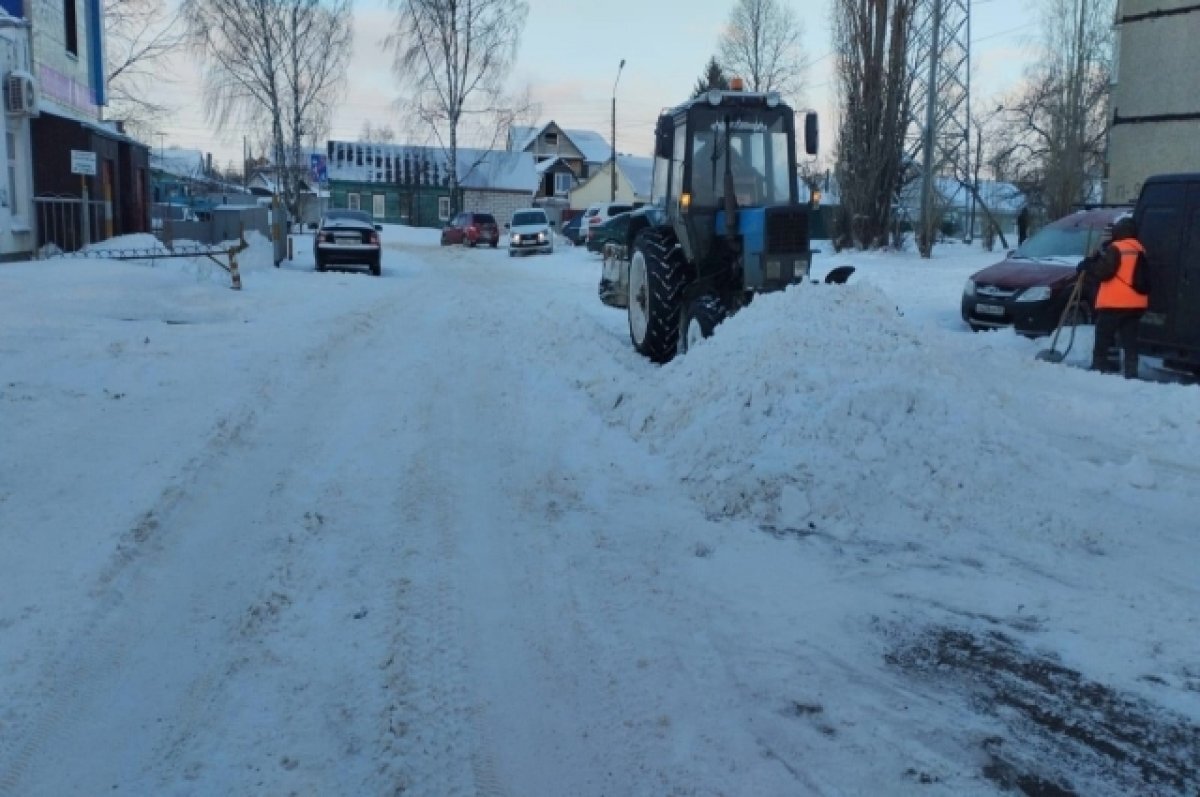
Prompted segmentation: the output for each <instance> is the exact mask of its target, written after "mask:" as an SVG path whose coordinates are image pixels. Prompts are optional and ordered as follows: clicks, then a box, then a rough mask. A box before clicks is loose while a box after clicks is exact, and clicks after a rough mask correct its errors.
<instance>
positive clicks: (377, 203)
mask: <svg viewBox="0 0 1200 797" xmlns="http://www.w3.org/2000/svg"><path fill="white" fill-rule="evenodd" d="M371 215H372V216H374V217H375V218H377V219H382V218H383V217H384V216H386V215H387V195H385V194H375V196H373V197H371Z"/></svg>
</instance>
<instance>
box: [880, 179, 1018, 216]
mask: <svg viewBox="0 0 1200 797" xmlns="http://www.w3.org/2000/svg"><path fill="white" fill-rule="evenodd" d="M933 184H934V190H936V191H937V192H938V194H939V195H940V196H941V197H942V199H943V200H944V201H945V202H946V203H947V204H948V205H949V206H950V207H952V208H955V209H958V210H965V209H966V208H967V207H968V206H969V205H970V200H971V192H970V191H968V190H967V189H966V188H964V187H963V186H962V185H961V184H960V183H959V182H958V181H957V180H953V179H951V178H948V177H938V178H936V179H935V180H934V181H933ZM900 195H901V197H902V198H903V201H904V203H905V204H906V205H908V206H909V207H914V206H919V205H920V204H921V181H920V180H919V179H917V180H913V181H912V182H910V183H909V184H908V185H906V186H905V187H904V189H903V190H902V191H901V192H900ZM979 196H980V198H981V199H983V201H984V203H985V204H986V205H987V206H988V209H989V210H991V211H992V212H993V213H1005V214H1008V213H1012V214H1015V213H1018V212H1020V210H1021V208H1022V207H1023V206H1024V205H1025V203H1026V200H1025V195H1024V194H1023V193H1021V189H1019V188H1017V187H1016V186H1015V185H1013V184H1012V183H1004V182H996V181H995V180H980V181H979Z"/></svg>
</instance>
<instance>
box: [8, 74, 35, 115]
mask: <svg viewBox="0 0 1200 797" xmlns="http://www.w3.org/2000/svg"><path fill="white" fill-rule="evenodd" d="M4 110H5V111H7V112H8V113H9V115H10V116H37V115H38V101H37V83H36V82H34V79H33V75H31V74H29V73H28V72H24V71H22V70H19V69H14V70H13V71H11V72H9V73H8V75H7V76H6V77H5V78H4Z"/></svg>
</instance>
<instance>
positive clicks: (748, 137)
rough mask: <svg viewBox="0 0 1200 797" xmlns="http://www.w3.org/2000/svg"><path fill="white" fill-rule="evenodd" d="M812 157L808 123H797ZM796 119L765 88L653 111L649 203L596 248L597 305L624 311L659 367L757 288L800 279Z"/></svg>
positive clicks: (802, 206) (805, 210)
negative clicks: (604, 246) (622, 231)
mask: <svg viewBox="0 0 1200 797" xmlns="http://www.w3.org/2000/svg"><path fill="white" fill-rule="evenodd" d="M804 128H805V129H804V144H805V151H806V152H807V153H808V154H810V155H814V154H816V151H817V117H816V114H815V113H811V112H810V113H807V114H806V115H805V117H804ZM796 175H797V172H796V129H795V114H794V112H793V111H792V109H791V108H790V107H788V105H787V104H785V103H784V102H783V101H782V100H781V99H780V97H779V95H778V94H775V93H753V92H744V91H739V90H732V91H718V90H713V91H710V92H708V93H707V94H703V95H700V96H699V97H696V98H694V99H692V100H689V101H688V102H685V103H683V104H682V105H679V106H677V107H675V108H672V109H670V110H668V111H665V112H663V113H662V114H661V115H660V116H659V118H658V123H657V125H656V127H655V134H654V180H653V188H652V192H651V201H650V203H649V204H648V205H646V206H644V207H643V208H641V209H639V210H637V211H635V212H634V213H633V214H632V216H631V217H630V219H629V227H628V231H627V233H626V236H625V242H624V245H623V246H620V245H617V246H610V247H609V249H608V250H607V251H606V252H605V253H604V254H605V258H604V274H603V277H602V279H601V282H600V298H601V299H602V300H603V301H604V302H605V303H606V304H610V305H613V306H616V307H626V308H628V313H629V337H630V339H631V340H632V341H633V345H634V347H635V348H636V349H637V350H638V351H639V352H640V353H642V354H643V355H645V356H646V357H649V358H650V359H651V360H653V361H655V362H659V363H665V362H667V361H669V360H670V359H671V358H673V357H674V356H675V355H676V354H677V353H682V352H684V351H686V350H687V347H688V346H689V344H691V343H694V342H695V341H696V340H698V339H700V338H706V337H708V336H709V335H711V334H712V333H713V330H714V329H715V328H716V326H717V325H718V324H720V323H721V321H723V320H724V319H725V318H726V317H727V316H728V315H730V314H732V313H734V312H736V311H737V310H739V309H740V308H742V307H744V306H745V305H747V304H748V303H749V302H750V301H751V300H752V299H753V297H754V294H756V293H763V292H767V291H776V290H782V289H783V288H786V287H787V286H788V285H792V284H795V283H799V282H803V281H804V280H805V279H806V277H807V276H808V271H809V266H810V265H811V263H812V249H811V247H810V245H809V213H810V210H811V208H810V206H809V204H808V202H807V201H805V202H803V203H802V202H801V201H800V199H799V197H798V191H799V187H798V185H797V182H798V181H797V179H796Z"/></svg>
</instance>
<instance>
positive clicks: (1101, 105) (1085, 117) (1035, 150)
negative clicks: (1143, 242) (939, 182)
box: [997, 0, 1115, 218]
mask: <svg viewBox="0 0 1200 797" xmlns="http://www.w3.org/2000/svg"><path fill="white" fill-rule="evenodd" d="M1114 2H1115V0H1047V4H1046V6H1045V10H1044V17H1043V20H1042V31H1043V34H1042V37H1043V40H1042V43H1041V44H1042V46H1041V50H1040V56H1039V58H1038V61H1037V62H1036V63H1035V65H1034V66H1033V67H1031V69H1030V70H1029V71H1028V72H1027V74H1026V80H1025V83H1024V85H1023V86H1022V88H1021V89H1020V90H1019V91H1018V92H1016V93H1015V94H1014V95H1013V96H1011V97H1010V98H1009V99H1008V100H1007V101H1006V102H1005V103H1004V105H1005V109H1006V112H1007V114H1008V121H1007V125H1006V128H1007V129H1006V133H1005V137H1006V139H1007V140H1008V142H1009V143H1008V146H1007V147H1006V148H1005V149H1004V150H1003V151H1001V152H999V153H997V163H998V165H1000V166H1001V167H1002V168H1003V169H1005V170H1006V171H1007V172H1009V173H1010V174H1011V175H1012V176H1013V178H1014V179H1015V180H1016V181H1017V184H1018V185H1019V186H1020V187H1021V188H1022V190H1024V191H1025V192H1026V194H1027V195H1029V196H1030V197H1031V198H1032V199H1034V200H1035V201H1037V202H1039V203H1040V204H1042V205H1043V206H1044V209H1045V212H1046V214H1047V215H1048V216H1049V217H1050V218H1058V217H1059V216H1062V215H1065V214H1066V213H1068V212H1070V210H1071V207H1072V206H1073V205H1075V204H1076V203H1079V202H1083V201H1086V200H1088V199H1089V198H1090V196H1091V194H1092V192H1093V189H1094V188H1095V185H1096V183H1097V182H1098V179H1099V176H1100V174H1101V172H1102V169H1103V162H1104V136H1105V131H1106V128H1107V111H1108V91H1109V84H1110V76H1111V69H1112V66H1111V64H1112V53H1113V33H1112V27H1111V26H1112V19H1113V3H1114Z"/></svg>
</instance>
